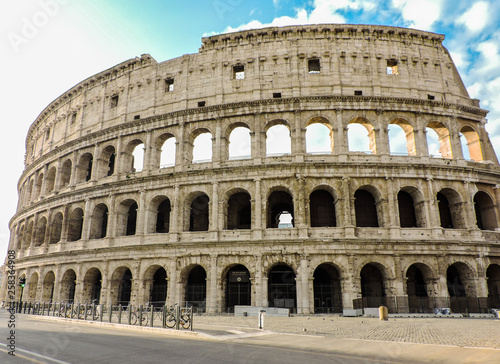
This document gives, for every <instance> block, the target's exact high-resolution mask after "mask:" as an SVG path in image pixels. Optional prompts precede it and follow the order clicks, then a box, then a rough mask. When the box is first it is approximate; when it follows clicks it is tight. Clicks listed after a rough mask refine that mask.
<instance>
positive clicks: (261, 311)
mask: <svg viewBox="0 0 500 364" xmlns="http://www.w3.org/2000/svg"><path fill="white" fill-rule="evenodd" d="M265 314H266V311H265V310H259V329H263V328H264V315H265Z"/></svg>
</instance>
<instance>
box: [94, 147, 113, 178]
mask: <svg viewBox="0 0 500 364" xmlns="http://www.w3.org/2000/svg"><path fill="white" fill-rule="evenodd" d="M115 162H116V152H115V147H114V146H112V145H108V146H107V147H106V148H104V150H103V151H102V153H101V158H99V160H98V163H99V165H98V168H97V171H98V172H97V173H98V177H99V178H104V177H109V176H112V175H113V174H114V173H115Z"/></svg>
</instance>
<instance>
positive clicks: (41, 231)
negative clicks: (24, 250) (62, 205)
mask: <svg viewBox="0 0 500 364" xmlns="http://www.w3.org/2000/svg"><path fill="white" fill-rule="evenodd" d="M46 231H47V219H46V218H45V217H41V218H40V219H38V222H37V224H36V235H35V246H41V245H43V243H44V242H45V232H46Z"/></svg>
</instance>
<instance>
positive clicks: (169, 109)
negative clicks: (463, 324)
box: [2, 25, 500, 312]
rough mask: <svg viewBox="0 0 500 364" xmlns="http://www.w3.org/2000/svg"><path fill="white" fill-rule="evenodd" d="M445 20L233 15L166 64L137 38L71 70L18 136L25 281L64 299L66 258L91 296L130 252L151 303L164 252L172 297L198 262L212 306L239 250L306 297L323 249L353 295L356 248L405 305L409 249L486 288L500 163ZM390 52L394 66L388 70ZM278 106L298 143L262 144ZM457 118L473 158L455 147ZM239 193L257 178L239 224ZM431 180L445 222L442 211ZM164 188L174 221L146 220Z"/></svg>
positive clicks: (137, 291) (438, 279)
mask: <svg viewBox="0 0 500 364" xmlns="http://www.w3.org/2000/svg"><path fill="white" fill-rule="evenodd" d="M443 39H444V37H443V36H441V35H437V34H432V33H427V32H421V31H414V30H409V29H402V28H391V27H380V26H352V25H331V26H326V25H325V26H304V27H284V28H269V29H264V30H255V31H245V32H239V33H234V34H227V35H220V36H214V37H209V38H204V39H203V45H202V48H201V49H200V53H198V54H191V55H185V56H182V57H179V58H176V59H173V60H169V61H166V62H163V63H160V64H158V63H157V62H156V61H155V60H153V59H152V58H151V57H150V56H148V55H143V56H141V57H140V58H136V59H133V60H129V61H126V62H123V63H122V64H119V65H117V66H115V67H113V68H111V69H109V70H107V71H104V72H101V73H100V74H98V75H95V76H93V77H91V78H89V79H87V80H85V81H83V82H81V83H80V84H78V85H76V86H75V87H74V88H72V89H71V90H69V91H67V92H66V93H65V94H64V95H62V96H61V97H60V98H58V99H57V100H55V101H54V102H53V103H52V104H51V105H49V106H48V107H47V108H46V109H45V110H44V111H43V112H42V113H41V114H40V116H39V117H38V118H37V120H36V121H35V122H34V123H33V125H32V126H31V128H30V130H29V133H28V137H27V143H26V145H27V156H26V169H25V171H24V173H23V175H22V176H21V178H20V180H19V194H20V197H19V205H18V211H17V213H16V215H15V216H14V217H13V218H12V220H11V222H10V228H11V241H10V247H9V248H10V249H12V250H16V254H17V268H18V269H19V275H20V276H22V275H25V276H26V277H28V279H27V281H28V282H29V291H25V292H26V293H25V295H26V294H28V292H29V296H30V298H31V299H37V300H46V299H47V297H49V298H50V294H49V293H48V289H49V288H50V287H54V294H53V295H52V299H54V300H67V299H68V294H70V293H69V291H71V289H70V287H71V282H75V278H74V277H76V284H75V288H74V289H75V299H77V300H79V301H89V300H90V297H91V293H90V292H91V290H92V284H91V283H92V282H94V281H95V280H96V279H98V278H96V277H98V275H97V270H98V271H99V272H100V274H101V279H100V280H101V287H102V288H101V302H106V303H116V302H117V301H118V296H119V292H120V289H121V288H119V287H120V284H121V283H120V282H121V281H122V280H123V276H124V273H125V272H126V271H127V269H128V270H130V272H131V274H132V280H131V282H130V284H131V286H132V289H131V301H132V302H133V303H144V302H146V301H148V300H149V292H150V291H151V289H152V286H153V283H152V282H153V275H154V274H155V272H156V270H157V269H158V268H160V267H162V268H164V269H165V271H166V276H167V285H168V289H167V302H168V303H171V304H172V303H174V302H181V301H183V300H185V299H186V284H187V281H188V276H189V273H190V271H191V270H192V269H193V268H194V267H196V266H201V267H203V268H204V270H205V272H206V308H207V310H208V311H211V312H216V311H221V310H225V309H226V308H227V307H226V306H227V297H226V295H227V289H226V288H227V285H228V282H227V276H228V271H229V270H230V269H231V268H232V267H235V266H237V265H242V266H244V267H245V268H246V269H247V270H248V272H249V274H250V279H251V304H253V305H263V306H266V305H268V304H269V297H268V293H269V291H268V280H269V279H270V278H269V277H270V272H271V271H272V269H273V267H276V266H277V265H287V266H288V267H290V268H291V269H292V270H293V273H294V275H295V278H294V282H295V289H296V296H295V299H296V301H295V308H296V309H297V311H299V312H312V311H314V310H315V305H316V303H315V299H314V297H315V292H314V278H315V274H316V273H315V271H316V270H317V268H318V267H319V266H324V265H325V264H326V265H328V266H330V267H332V269H333V268H334V269H335V271H336V272H337V273H336V274H337V275H338V276H339V277H340V278H339V279H340V283H339V284H340V287H341V295H342V307H343V308H352V307H353V300H355V299H357V298H361V297H362V296H363V292H364V288H362V287H361V286H362V278H361V276H362V273H361V271H362V269H363V267H365V266H367V265H370V266H371V267H376V268H377V269H378V270H379V271H380V274H381V277H382V280H383V282H382V283H383V286H384V292H385V293H384V294H385V296H386V297H391V298H395V299H397V300H398V302H400V303H402V305H401V306H400V307H397V308H395V307H392V308H391V309H393V310H395V309H398V310H399V311H404V310H407V309H408V299H407V295H408V294H407V280H408V279H409V278H408V274H409V273H408V269H409V268H410V267H417V268H418V269H419V270H420V271H421V273H422V275H423V279H424V280H425V284H426V287H427V292H428V297H436V298H443V297H447V296H448V295H449V283H448V282H447V274H448V273H447V272H448V268H449V267H450V266H454V267H457V269H458V271H459V273H460V279H461V281H463V282H462V285H463V286H464V287H465V291H466V295H467V297H477V298H485V297H488V294H489V292H488V277H487V275H486V271H487V269H488V268H490V269H492V271H493V272H494V274H497V273H496V272H497V269H500V232H499V231H498V227H499V226H500V212H499V207H498V200H499V199H500V189H499V188H498V186H499V183H500V167H499V166H498V161H497V159H496V156H495V152H494V150H493V148H492V146H491V143H490V141H489V138H488V135H487V133H486V131H485V128H484V124H485V116H486V111H485V110H482V109H480V108H479V103H478V101H477V100H472V99H470V98H469V96H468V94H467V92H466V90H465V87H464V86H463V83H462V81H461V79H460V76H459V75H458V73H457V71H456V69H455V66H454V65H453V62H452V60H451V58H450V57H449V54H448V52H447V51H446V49H445V48H444V47H443V46H442V45H441V42H442V41H443ZM311 60H313V62H312V67H313V72H310V68H309V67H311V64H310V63H309V61H311ZM391 62H393V63H391ZM394 62H396V64H397V68H398V74H397V75H394V74H388V73H387V65H388V64H394ZM318 63H319V67H320V68H319V73H318V72H317V71H315V70H316V69H315V68H314V67H315V65H317V64H318ZM241 67H243V69H244V78H243V79H237V78H241V77H236V75H235V72H236V71H241V70H242V68H241ZM172 80H173V88H172V87H171V86H170V85H171V84H172ZM359 91H361V94H359ZM276 93H280V94H281V95H280V97H277V96H278V95H273V94H276ZM200 102H205V104H204V106H202V104H199V103H200ZM313 123H320V124H323V125H326V126H327V127H328V129H329V130H330V135H331V143H332V145H333V147H332V150H331V152H329V153H323V154H311V153H307V151H306V141H305V134H306V127H307V126H309V125H311V124H313ZM352 123H359V124H362V125H363V126H365V127H366V129H367V132H368V134H369V137H370V149H371V154H366V153H360V152H350V151H349V145H348V142H347V133H348V132H347V128H348V125H349V124H352ZM391 124H396V125H399V126H401V127H402V128H403V130H404V131H405V133H406V143H407V148H408V155H407V156H396V155H391V154H390V146H389V137H388V127H389V125H391ZM274 125H284V126H286V127H287V128H288V129H289V131H290V138H291V153H290V154H286V155H280V156H271V155H268V153H266V135H267V134H266V133H267V131H268V130H269V129H270V128H271V127H272V126H274ZM241 126H243V127H246V128H248V129H249V130H250V139H251V155H250V156H249V157H250V158H248V159H246V158H245V159H235V158H230V155H229V151H228V148H229V136H230V135H231V132H232V131H233V130H234V129H235V128H236V127H241ZM426 128H431V129H434V130H435V131H436V132H437V134H438V135H439V138H440V153H441V158H433V157H431V156H430V155H429V152H428V146H427V141H426V135H425V133H426ZM204 132H209V133H210V134H211V137H212V158H211V160H210V161H208V162H205V163H193V162H192V161H193V144H194V139H195V138H196V137H197V136H198V135H200V134H201V133H204ZM459 133H462V134H463V135H465V136H466V138H467V141H468V144H469V152H470V156H471V159H472V160H465V159H464V157H463V154H462V147H461V144H460V139H459ZM172 137H173V138H175V145H176V152H175V153H176V154H175V165H174V166H168V167H165V168H162V167H161V166H162V164H161V157H160V155H161V149H162V146H163V143H164V142H165V141H166V140H168V139H169V138H172ZM141 144H143V145H144V167H143V170H142V171H134V170H133V169H132V168H133V167H132V165H133V156H132V151H133V150H134V148H135V147H136V146H137V145H141ZM112 156H113V157H112ZM111 158H112V160H111ZM111 172H112V173H111ZM317 190H321V191H327V192H328V194H329V195H330V196H331V198H332V201H333V204H334V211H335V219H334V220H335V224H334V226H328V227H311V226H312V223H311V219H312V217H311V216H312V213H311V208H312V205H311V204H312V203H313V202H311V201H312V199H311V198H310V196H311V194H312V193H313V192H314V191H317ZM276 191H281V192H282V195H283V193H286V194H287V196H289V197H290V201H292V204H293V206H291V207H293V208H292V211H289V212H291V213H292V215H293V227H291V228H283V229H274V228H270V221H271V220H272V216H271V215H272V214H273V208H274V207H276V206H274V205H273V203H274V202H273V201H274V200H273V198H274V197H271V198H270V196H271V195H272V194H273V193H274V192H276ZM358 191H366V192H368V193H369V194H370V195H371V196H372V197H373V199H374V204H375V205H374V211H375V214H376V216H375V220H376V221H377V225H378V226H363V225H362V224H360V223H359V219H360V217H359V214H360V211H359V207H358V210H357V209H356V206H357V201H358V202H359V197H357V196H358V195H357V192H358ZM401 191H403V192H406V193H408V194H409V195H411V198H412V199H413V204H414V205H413V208H414V212H415V215H416V216H415V226H412V227H405V226H401V220H400V216H401V215H402V214H403V212H402V211H400V206H401V205H400V203H399V202H398V196H399V193H400V192H401ZM235 193H244V194H245V195H244V196H249V197H248V198H249V201H250V214H251V224H250V229H242V228H240V229H232V230H228V229H227V227H228V214H229V208H228V204H229V203H230V198H231V196H233V195H234V194H235ZM200 196H205V197H203V198H202V199H201V200H199V199H197V198H199V197H200ZM275 196H276V195H275ZM441 196H444V197H446V200H447V204H448V205H447V206H448V207H447V208H448V209H449V214H450V217H449V219H450V221H451V222H452V224H453V228H449V227H448V226H443V225H444V222H443V221H444V220H443V219H444V217H443V216H444V215H443V212H442V210H443V207H442V206H441V205H442V204H443V202H442V200H443V197H441ZM164 201H168V206H169V207H168V209H169V210H165V211H166V212H165V213H166V214H168V217H167V220H168V224H167V226H168V232H167V233H158V232H156V231H157V230H156V225H157V219H158V214H159V213H160V205H161V203H162V202H164ZM199 201H208V202H207V204H206V206H205V205H204V204H203V203H200V202H199ZM287 201H288V200H287ZM195 202H196V203H198V204H199V205H200V206H194V205H193V204H194V203H195ZM282 202H283V203H285V202H284V200H283V201H282ZM134 204H136V206H137V207H135V205H134ZM478 206H479V207H478ZM195 210H196V211H198V212H197V213H199V215H196V214H195V216H205V215H203V214H206V216H207V217H206V218H207V219H208V222H207V224H208V229H206V230H207V231H195V230H199V229H201V230H204V228H203V226H204V224H205V222H203V223H202V224H201V223H199V222H200V221H201V220H196V221H193V220H192V219H193V217H192V214H193V211H195ZM232 211H237V209H236V210H234V209H233V210H232ZM478 211H479V212H478ZM161 213H164V212H163V210H162V211H161ZM135 214H137V215H136V217H135ZM478 214H479V215H481V216H480V217H478V216H479V215H478ZM131 216H133V223H130V220H131ZM105 217H106V218H105ZM195 218H198V217H195ZM204 218H205V217H204ZM103 221H105V222H103ZM103 224H104V225H103ZM103 226H104V227H103ZM132 230H133V234H129V233H130V232H131V231H132ZM190 230H191V231H190ZM102 232H104V233H102ZM101 235H102V236H101ZM96 269H97V270H96ZM412 269H413V268H412ZM490 271H491V270H490ZM68 277H69V278H68ZM336 279H337V278H336ZM68 282H70V283H68ZM94 283H95V282H94ZM2 293H3V294H5V291H2ZM405 302H406V303H405ZM405 305H406V306H405ZM410 306H411V305H410Z"/></svg>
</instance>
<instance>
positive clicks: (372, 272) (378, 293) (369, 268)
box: [361, 263, 385, 307]
mask: <svg viewBox="0 0 500 364" xmlns="http://www.w3.org/2000/svg"><path fill="white" fill-rule="evenodd" d="M361 296H362V297H363V307H379V306H382V305H385V289H384V278H383V276H382V272H381V271H380V269H379V268H377V267H376V266H375V265H374V264H371V263H369V264H367V265H365V266H364V267H363V269H361Z"/></svg>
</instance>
